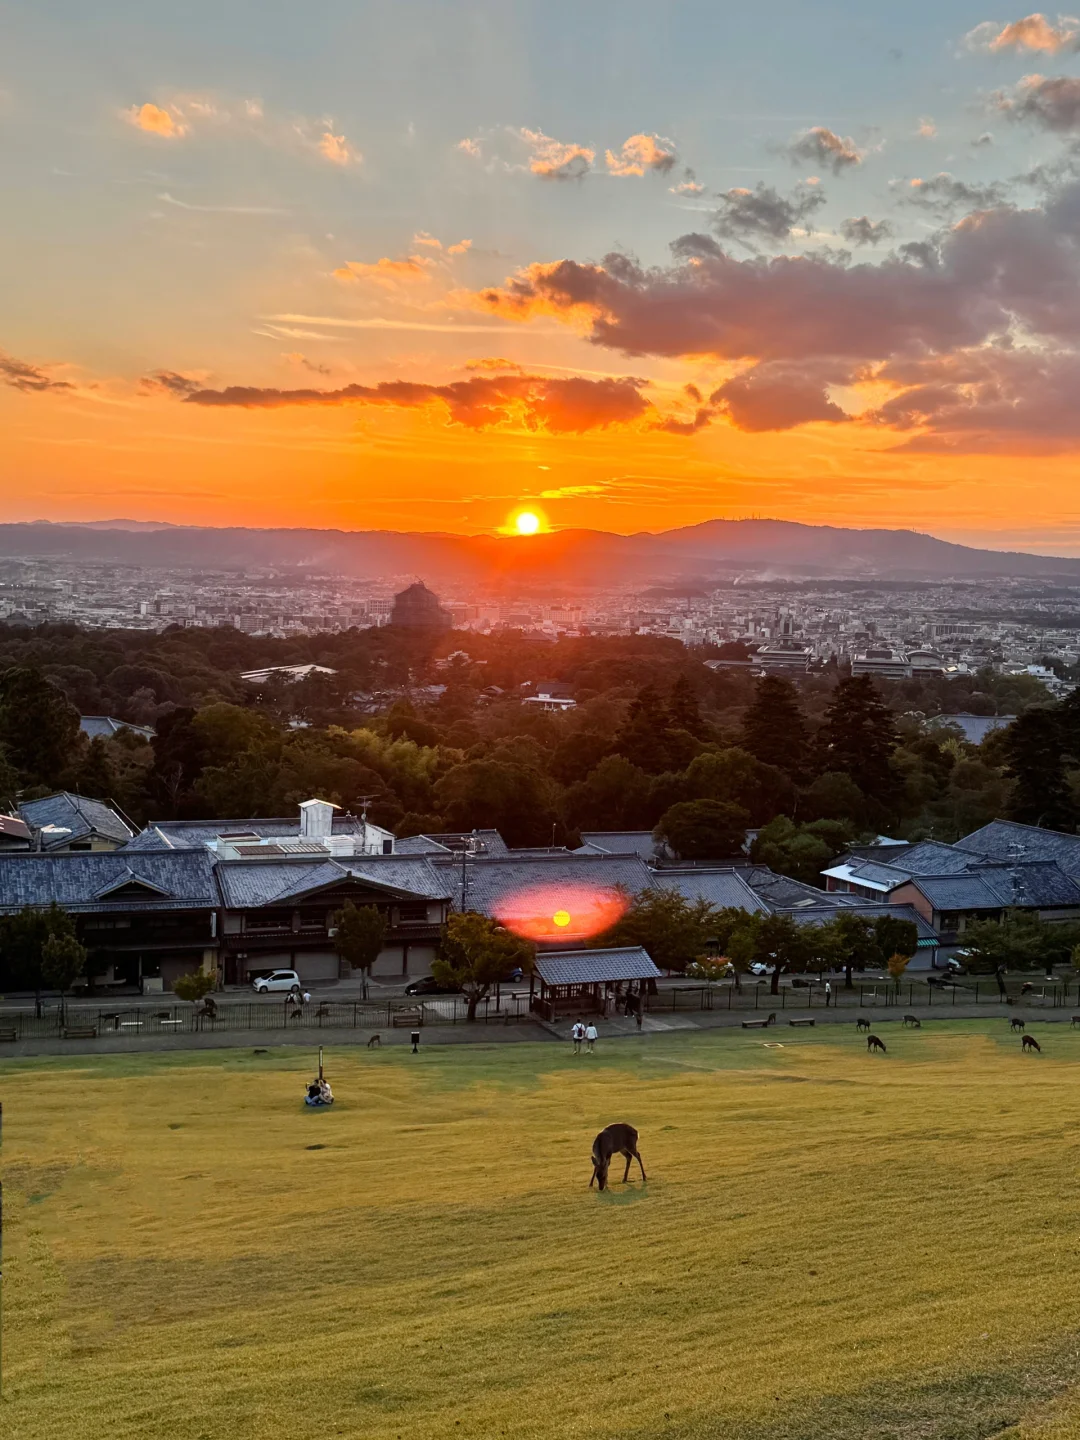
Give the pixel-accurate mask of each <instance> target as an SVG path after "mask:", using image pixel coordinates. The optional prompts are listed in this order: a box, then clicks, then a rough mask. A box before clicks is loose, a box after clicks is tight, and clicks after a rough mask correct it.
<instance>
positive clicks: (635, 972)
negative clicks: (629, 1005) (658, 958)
mask: <svg viewBox="0 0 1080 1440" xmlns="http://www.w3.org/2000/svg"><path fill="white" fill-rule="evenodd" d="M536 972H537V974H538V975H539V976H540V978H541V980H543V981H544V983H545V985H598V984H603V982H604V981H606V980H655V979H657V978H658V977H659V975H660V971H659V970H658V969H657V968H656V966H655V965H654V964H653V962H652V958H651V957H650V955H649V952H648V951H647V950H644V949H643V948H642V947H641V946H640V945H627V946H625V947H623V948H620V949H617V950H559V951H547V952H542V953H541V954H539V955H537V957H536Z"/></svg>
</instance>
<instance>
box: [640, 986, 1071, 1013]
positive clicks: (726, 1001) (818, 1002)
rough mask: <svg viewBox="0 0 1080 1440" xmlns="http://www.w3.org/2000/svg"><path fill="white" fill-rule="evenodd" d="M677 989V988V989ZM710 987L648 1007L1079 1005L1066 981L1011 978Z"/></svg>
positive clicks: (662, 997)
mask: <svg viewBox="0 0 1080 1440" xmlns="http://www.w3.org/2000/svg"><path fill="white" fill-rule="evenodd" d="M681 988H682V987H680V989H681ZM702 988H703V989H709V990H711V992H712V993H711V995H710V996H709V998H708V1002H707V1003H706V1002H705V1001H704V1000H703V1001H702V1003H701V1004H700V1005H696V1004H695V1005H690V1004H689V1003H687V1004H686V1005H683V1006H681V1005H678V1004H676V1005H672V1004H671V1003H669V1002H668V1000H667V999H666V993H667V992H665V991H661V992H660V993H659V995H651V996H650V997H649V999H648V1008H649V1009H650V1010H654V1009H664V1010H668V1009H672V1008H676V1009H679V1008H693V1009H702V1010H713V1009H716V1010H765V1011H773V1010H824V1009H827V1008H828V1009H834V1010H856V1009H858V1010H862V1009H866V1008H871V1009H872V1008H876V1007H880V1008H882V1009H893V1008H896V1007H897V1006H903V1007H904V1008H907V1009H916V1008H919V1007H927V1008H930V1009H947V1008H954V1007H956V1006H958V1005H985V1006H986V1007H987V1008H990V1007H991V1006H998V1007H1000V1006H1002V1005H1012V1006H1021V1007H1024V1008H1031V1009H1043V1010H1056V1009H1062V1008H1063V1007H1065V1006H1068V1005H1074V1006H1077V1007H1078V1008H1080V993H1078V991H1080V986H1078V985H1077V984H1072V985H1070V984H1069V983H1068V982H1067V981H1064V980H1058V981H1056V982H1052V981H1049V980H1047V981H1045V982H1043V981H1038V982H1032V981H1026V982H1022V983H1021V984H1019V985H1018V984H1016V983H1015V982H1012V983H1010V984H1008V985H1007V987H1006V991H1005V993H1004V994H1002V993H1001V991H1000V990H999V988H998V985H997V982H996V981H994V980H968V979H965V980H961V981H957V982H956V983H955V984H948V985H930V984H927V983H926V982H925V981H905V982H903V983H902V984H901V985H900V986H899V987H897V986H896V985H894V984H893V983H892V981H890V980H877V981H865V980H859V981H856V982H855V984H854V985H853V986H852V988H851V989H850V990H849V989H846V988H845V987H844V984H843V981H840V982H839V983H832V989H831V992H830V993H829V994H828V995H826V993H825V988H824V986H823V985H819V984H817V983H814V984H808V985H806V986H793V985H790V984H789V985H782V986H781V987H780V990H779V993H778V994H775V995H774V994H773V993H772V990H771V989H770V986H769V983H768V981H762V982H761V983H760V984H748V983H747V981H746V980H745V979H744V980H743V981H742V985H741V987H739V988H736V986H735V985H734V984H733V983H732V982H730V981H724V982H722V983H721V984H716V985H713V986H711V987H710V986H706V987H702Z"/></svg>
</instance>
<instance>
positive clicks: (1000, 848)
mask: <svg viewBox="0 0 1080 1440" xmlns="http://www.w3.org/2000/svg"><path fill="white" fill-rule="evenodd" d="M956 847H957V849H959V850H966V851H969V852H970V853H971V854H973V855H979V856H983V857H985V858H987V859H993V860H1001V861H1006V860H1014V859H1019V858H1022V859H1024V860H1056V861H1057V863H1058V864H1059V865H1060V866H1061V868H1062V870H1064V871H1065V874H1066V875H1071V876H1072V877H1073V878H1074V879H1080V835H1063V834H1062V833H1061V832H1060V831H1059V830H1042V829H1039V828H1038V827H1037V826H1035V825H1018V824H1017V823H1016V822H1015V821H1014V820H991V821H990V823H989V825H984V826H983V827H982V829H981V830H973V831H972V833H971V834H970V835H965V836H964V838H963V839H962V840H958V841H957V842H956Z"/></svg>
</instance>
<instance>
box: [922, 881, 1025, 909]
mask: <svg viewBox="0 0 1080 1440" xmlns="http://www.w3.org/2000/svg"><path fill="white" fill-rule="evenodd" d="M911 884H912V885H914V886H915V887H916V888H917V889H918V890H919V891H920V892H921V893H922V894H923V895H925V896H926V898H927V900H929V901H930V903H931V905H933V907H934V909H935V910H1000V909H1001V908H1002V907H1003V906H1004V905H1006V904H1009V903H1011V902H1009V901H1006V900H1003V899H1002V898H1001V896H1000V894H998V893H997V892H996V891H995V890H994V889H992V888H991V886H989V885H988V884H987V883H986V881H985V879H983V878H982V877H981V876H979V875H914V876H912V879H911Z"/></svg>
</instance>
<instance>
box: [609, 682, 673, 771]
mask: <svg viewBox="0 0 1080 1440" xmlns="http://www.w3.org/2000/svg"><path fill="white" fill-rule="evenodd" d="M668 728H669V718H668V711H667V707H666V706H665V704H664V702H663V700H662V699H661V698H660V693H659V691H658V690H657V689H656V688H655V686H652V685H646V686H644V687H643V688H642V689H641V690H639V691H638V694H637V697H636V699H634V700H632V701H631V702H630V708H629V710H628V711H627V714H626V719H625V721H624V722H623V724H622V726H621V728H620V729H619V732H618V734H617V735H616V736H615V745H614V749H615V750H616V751H617V753H618V754H620V755H623V756H625V757H626V759H627V760H629V761H630V763H631V765H636V766H637V767H638V768H639V769H641V770H644V771H645V772H646V774H649V775H659V774H660V772H661V771H662V770H667V769H668V768H669V763H668V762H669V752H668V743H667V731H668Z"/></svg>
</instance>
